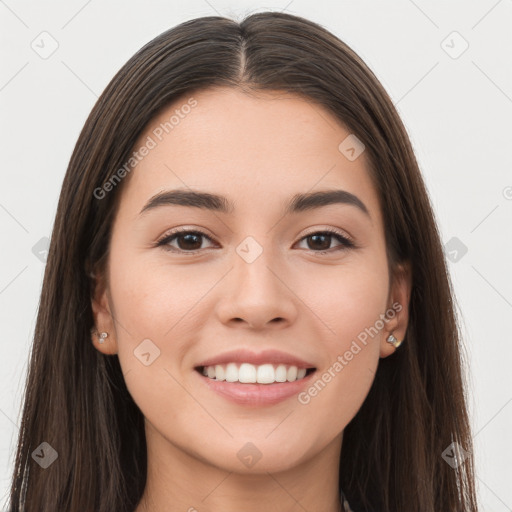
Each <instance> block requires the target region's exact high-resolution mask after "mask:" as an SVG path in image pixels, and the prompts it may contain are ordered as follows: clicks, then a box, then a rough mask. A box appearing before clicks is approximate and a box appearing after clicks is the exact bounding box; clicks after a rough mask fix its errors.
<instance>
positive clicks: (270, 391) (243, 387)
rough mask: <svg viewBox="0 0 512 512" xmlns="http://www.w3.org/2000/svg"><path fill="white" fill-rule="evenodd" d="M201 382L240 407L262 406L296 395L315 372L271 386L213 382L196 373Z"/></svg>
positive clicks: (222, 381)
mask: <svg viewBox="0 0 512 512" xmlns="http://www.w3.org/2000/svg"><path fill="white" fill-rule="evenodd" d="M196 373H197V374H198V376H199V377H200V378H201V379H202V380H203V382H204V383H205V384H206V385H207V386H208V387H209V388H210V389H211V390H212V391H215V392H216V393H218V394H219V395H221V396H223V397H224V398H227V399H228V400H231V401H232V402H235V403H237V404H240V405H252V406H264V405H272V404H277V403H279V402H282V401H283V400H286V399H287V398H290V397H292V396H294V395H297V394H298V393H299V392H300V391H301V390H302V389H303V388H304V387H305V386H306V385H308V384H309V382H310V381H311V378H312V377H313V375H314V374H315V373H316V371H314V372H311V373H310V374H309V375H307V376H306V377H304V378H302V379H300V380H295V381H293V382H274V383H273V384H243V383H241V382H226V381H225V380H214V379H210V378H209V377H205V376H204V375H202V374H201V373H199V372H197V371H196Z"/></svg>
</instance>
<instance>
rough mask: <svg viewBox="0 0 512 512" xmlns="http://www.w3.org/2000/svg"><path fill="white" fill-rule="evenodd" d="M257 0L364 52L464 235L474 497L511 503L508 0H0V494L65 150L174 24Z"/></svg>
mask: <svg viewBox="0 0 512 512" xmlns="http://www.w3.org/2000/svg"><path fill="white" fill-rule="evenodd" d="M264 10H285V11H286V12H289V13H291V14H298V15H301V16H304V17H306V18H309V19H311V20H313V21H316V22H318V23H320V24H322V25H323V26H325V27H326V28H327V29H329V30H330V31H332V32H333V33H334V34H335V35H337V36H338V37H339V38H340V39H342V40H344V41H345V42H346V43H348V44H349V45H350V46H351V47H352V48H353V49H354V50H355V51H356V52H357V53H359V55H360V56H361V57H362V58H363V60H365V62H366V63H367V64H368V65H369V66H370V68H371V69H372V70H373V71H374V72H375V74H376V75H377V77H378V78H379V79H380V80H381V82H382V84H383V85H384V87H385V88H386V89H387V91H388V92H389V94H390V96H391V98H392V99H393V101H394V103H395V105H396V107H397V109H398V111H399V113H400V115H401V116H402V119H403V120H404V123H405V125H406V127H407V130H408V132H409V134H410V137H411V140H412V142H413V146H414V149H415V151H416V154H417V157H418V160H419V162H420V167H421V169H422V172H423V175H424V177H425V180H426V183H427V186H428V189H429V191H430V194H431V198H432V202H433V205H434V208H435V212H436V215H437V218H438V222H439V227H440V230H441V233H442V238H443V243H447V242H448V241H449V240H450V239H452V237H456V238H457V239H458V241H456V243H457V244H459V246H460V245H461V244H464V245H465V246H466V247H467V253H466V254H464V255H463V256H462V257H461V254H462V253H461V252H460V250H459V252H458V260H457V261H455V262H454V261H450V262H449V266H450V271H451V275H452V278H453V282H454V286H455V291H456V295H457V300H458V303H459V306H460V310H461V312H462V315H463V332H464V335H465V336H464V337H465V344H466V347H467V357H468V359H469V362H470V368H471V373H470V376H469V378H470V382H471V386H470V388H469V390H468V392H469V395H470V408H471V417H472V424H473V429H474V442H475V453H476V459H477V471H478V480H477V485H478V492H479V499H480V504H481V507H482V510H483V511H485V512H504V511H510V510H512V486H511V485H510V483H511V482H512V435H511V429H512V386H511V383H512V378H511V374H510V366H511V363H512V357H511V355H512V344H511V334H510V321H511V320H512V277H511V271H510V265H511V263H512V153H511V151H510V148H511V145H512V128H511V119H512V1H511V0H500V1H496V0H485V1H480V2H476V1H471V2H469V1H451V2H442V1H439V0H438V1H426V0H416V1H412V0H397V1H393V2H377V1H373V2H369V1H355V0H352V1H338V2H335V1H328V0H315V1H314V2H307V1H305V0H292V1H291V2H289V0H281V1H268V2H265V3H263V2H261V3H259V2H255V1H248V0H244V1H237V2H235V1H234V0H231V1H222V0H208V1H206V0H191V1H187V2H177V1H157V0H153V1H148V2H141V1H139V2H136V1H134V0H130V1H125V2H121V1H119V0H111V1H109V2H100V1H99V0H89V1H88V2H87V1H82V0H80V1H79V0H72V1H67V2H64V1H61V2H57V1H55V2H49V1H44V2H28V1H15V0H5V1H3V0H0V52H1V54H0V55H1V66H0V109H1V110H0V112H1V116H0V141H1V148H2V152H1V160H0V173H1V178H0V179H1V181H0V183H1V185H0V187H1V188H0V230H1V235H2V236H1V260H0V263H1V265H0V319H1V337H2V341H1V343H2V345H1V346H2V356H1V363H0V364H1V372H0V506H2V504H3V503H4V501H5V497H6V493H7V489H8V486H9V481H10V477H11V470H12V463H13V451H14V447H15V442H16V436H17V431H18V427H17V425H18V424H19V420H20V412H19V411H20V406H21V396H22V391H23V385H24V379H25V372H26V369H27V358H28V353H29V347H30V344H31V337H32V335H33V331H34V324H35V317H36V311H37V306H38V300H39V293H40V288H41V282H42V275H43V269H44V258H40V257H37V256H36V255H35V254H34V252H33V247H34V246H36V252H37V248H38V247H39V246H38V245H37V244H38V243H41V244H43V246H44V240H43V242H39V241H40V240H41V239H42V238H44V237H48V236H49V235H50V232H51V227H52V224H53V218H54V215H55V209H56V205H57V199H58V196H59V193H60V186H61V183H62V179H63V177H64V173H65V171H66V167H67V163H68V160H69V157H70V155H71V152H72V149H73V147H74V144H75V142H76V139H77V137H78V134H79V131H80V129H81V128H82V126H83V123H84V122H85V119H86V117H87V115H88V114H89V112H90V110H91V108H92V106H93V104H94V103H95V101H96V99H97V96H99V94H100V93H101V92H102V91H103V89H104V88H105V86H106V85H107V83H108V82H109V81H110V79H111V78H112V76H113V75H114V74H115V73H116V72H117V70H118V69H119V68H120V67H121V66H122V65H123V64H124V63H125V62H126V60H127V59H128V58H129V57H130V56H131V55H133V54H134V53H135V52H136V51H137V50H138V49H139V48H140V47H141V46H142V45H143V44H145V43H146V42H148V41H149V40H151V39H153V38H154V37H155V36H157V35H158V34H160V33H161V32H163V31H165V30H167V29H169V28H170V27H172V26H174V25H176V24H178V23H180V22H182V21H185V20H188V19H191V18H195V17H199V16H211V15H217V14H219V15H222V16H227V17H230V18H235V19H241V18H242V17H243V16H244V15H246V14H248V13H252V12H257V11H264ZM43 31H46V32H48V33H49V34H50V35H51V38H53V39H55V40H56V41H57V43H58V48H57V50H56V51H55V52H54V53H53V54H52V55H51V56H49V57H48V58H47V59H43V58H41V57H40V56H39V55H38V53H36V51H34V50H33V49H32V47H31V44H34V45H36V44H39V45H40V46H42V44H43V43H41V42H40V41H41V38H42V37H45V38H46V39H45V48H47V49H48V48H51V46H50V45H51V38H50V36H47V35H43V36H40V37H39V35H40V34H41V32H43ZM453 31H456V32H458V33H459V34H460V36H457V35H453V34H452V32H453ZM450 34H452V35H450ZM448 36H449V37H448ZM447 37H448V39H446V38H447ZM461 37H462V38H463V39H464V40H465V41H467V43H468V44H469V47H468V49H467V50H466V51H465V52H464V53H462V54H461V55H460V56H458V58H452V57H453V56H456V55H457V54H458V53H459V52H460V51H461V50H462V49H463V48H464V46H463V45H464V41H463V40H462V39H461ZM33 41H35V42H34V43H32V42H33ZM443 41H445V42H444V43H443ZM450 47H451V48H450ZM447 52H448V53H447ZM449 53H451V54H452V56H450V55H449ZM451 243H454V242H451ZM450 250H451V249H450ZM39 252H41V249H39ZM446 254H447V256H448V250H446ZM41 259H43V261H41ZM435 321H436V319H435V318H432V322H435ZM55 342H56V343H58V342H59V340H58V339H56V340H55Z"/></svg>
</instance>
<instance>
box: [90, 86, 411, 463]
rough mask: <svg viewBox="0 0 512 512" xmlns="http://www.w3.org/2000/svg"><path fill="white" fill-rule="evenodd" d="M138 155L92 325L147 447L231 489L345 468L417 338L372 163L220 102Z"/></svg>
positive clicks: (179, 110) (182, 117) (214, 95)
mask: <svg viewBox="0 0 512 512" xmlns="http://www.w3.org/2000/svg"><path fill="white" fill-rule="evenodd" d="M347 137H349V138H348V139H347ZM340 144H341V146H340ZM144 148H145V149H144ZM134 151H137V155H134V156H133V158H134V160H133V161H132V163H133V162H135V161H136V166H135V167H134V168H133V169H132V170H130V173H129V175H128V176H127V177H125V178H124V179H125V180H126V183H123V184H122V185H123V190H122V195H121V201H120V205H119V209H118V212H117V215H116V218H115V221H114V225H113V233H112V239H111V250H110V254H109V261H108V269H107V273H108V276H107V278H108V279H107V283H108V285H107V288H106V289H103V288H102V287H101V286H98V288H97V294H96V297H95V301H94V303H93V308H94V312H95V317H96V322H97V327H98V329H99V330H101V331H108V332H109V337H108V338H107V342H105V343H103V344H101V345H99V344H97V343H96V347H97V348H98V350H101V351H102V352H104V353H105V354H112V353H117V354H118V356H119V361H120V364H121V367H122V370H123V373H124V376H125V380H126V385H127V387H128V390H129V392H130V393H131V395H132V397H133V399H134V400H135V402H136V403H137V405H138V407H139V408H140V410H141V411H142V413H143V414H144V416H145V418H146V429H147V430H146V435H147V436H148V441H149V440H150V439H149V438H151V439H152V441H151V442H153V443H156V445H159V446H160V447H162V450H165V449H167V448H168V449H170V450H172V451H174V452H176V451H178V452H180V453H181V454H183V455H187V456H189V457H193V458H194V459H197V460H200V461H202V462H206V463H208V464H211V465H214V466H216V467H221V468H223V469H225V470H228V471H237V472H244V471H253V472H264V471H270V472H273V471H278V470H283V469H286V468H291V467H293V466H296V465H298V464H300V463H301V462H305V461H306V460H308V459H310V458H311V457H313V456H314V455H316V454H319V453H320V452H322V451H324V450H325V449H327V448H329V447H332V448H333V452H332V453H334V454H335V456H336V457H339V447H340V446H341V441H342V432H343V429H344V428H345V426H346V425H347V424H348V423H349V422H350V420H351V419H352V418H353V417H354V415H355V414H356V412H357V411H358V409H359V408H360V406H361V405H362V403H363V401H364V399H365V397H366V395H367V393H368V391H369V389H370V386H371V384H372V381H373V379H374V374H375V371H376V368H377V365H378V361H379V357H386V356H388V355H390V354H391V353H393V351H394V350H395V349H394V348H393V347H392V346H391V345H390V344H389V343H386V341H385V338H386V337H387V336H388V335H389V333H390V332H393V333H394V334H395V336H396V337H397V338H399V339H401V338H402V337H403V336H404V334H405V328H406V320H407V307H406V306H407V303H408V287H407V285H406V284H405V281H399V282H397V283H395V285H393V286H391V284H392V283H390V281H389V276H388V261H387V259H386V251H385V240H384V226H383V221H382V217H381V212H380V208H379V203H378V197H377V195H376V191H375V189H374V187H373V185H372V183H371V181H370V176H369V174H368V171H367V160H366V154H365V152H364V148H363V147H362V146H360V145H359V144H358V141H357V140H355V139H354V138H353V136H352V135H351V134H350V133H349V132H348V131H346V129H344V128H343V127H342V126H341V125H340V124H339V123H338V122H337V121H336V119H335V118H334V117H333V116H332V115H331V114H330V113H329V112H328V111H327V110H325V109H323V108H322V107H320V106H318V105H315V104H312V103H310V102H307V101H305V100H303V99H301V98H299V97H297V96H291V95H284V94H275V93H272V94H271V93H265V94H264V95H263V94H261V95H259V96H258V97H257V98H256V97H252V96H249V95H246V94H244V93H243V92H241V91H239V90H235V89H230V88H216V89H209V90H205V91H201V92H199V93H197V94H193V95H192V97H190V96H187V97H184V98H183V99H182V100H180V101H177V102H175V103H174V104H173V105H172V106H171V107H169V108H168V109H166V110H165V111H162V112H161V114H159V116H158V118H156V119H154V120H153V121H152V122H151V123H150V125H148V127H147V129H146V131H145V132H144V133H143V134H142V136H141V137H140V138H139V141H138V142H137V144H136V145H135V148H134ZM127 168H128V167H127ZM122 175H123V173H121V175H120V176H121V177H122ZM117 186H120V185H117ZM173 191H174V192H173ZM176 191H179V193H180V195H178V194H177V193H176ZM335 191H337V192H338V194H337V195H336V194H332V193H333V192H335ZM320 192H331V195H330V196H320V195H317V196H314V195H313V196H311V198H309V199H308V197H309V195H310V194H319V193H320ZM107 193H108V192H107ZM189 194H196V196H194V197H192V196H189ZM197 194H201V196H198V195H197ZM202 194H208V196H204V197H203V196H202ZM302 195H305V197H303V198H299V197H298V196H302ZM214 196H215V197H214ZM217 196H219V198H217ZM322 197H323V198H324V199H322ZM325 199H327V200H325ZM103 200H108V198H107V199H103ZM294 200H295V201H294ZM177 229H179V230H183V231H187V232H188V231H191V232H192V233H189V234H187V233H179V232H178V233H177V234H176V233H175V230H177ZM326 230H331V231H334V232H335V233H327V234H325V231H326ZM173 235H175V236H173ZM338 236H339V237H341V238H338ZM346 240H348V242H347V241H346ZM400 310H401V311H400ZM204 365H207V366H209V367H210V368H209V369H208V368H207V369H206V370H205V373H208V371H209V373H210V376H205V375H203V373H202V368H201V367H202V366H204ZM301 368H304V369H303V370H302V371H301ZM313 368H314V371H312V369H313ZM305 370H306V371H307V373H306V376H305V377H302V375H303V373H304V371H305ZM213 376H215V379H213V378H211V377H213ZM297 376H298V377H302V378H300V379H299V380H294V378H296V377H297ZM254 378H256V379H259V380H260V381H263V382H265V383H258V382H256V383H251V380H252V381H253V380H254ZM217 379H224V380H217ZM276 379H277V380H278V381H281V382H275V381H276ZM283 380H285V382H282V381H283ZM240 381H248V382H240ZM271 382H273V383H271ZM253 466H254V468H253Z"/></svg>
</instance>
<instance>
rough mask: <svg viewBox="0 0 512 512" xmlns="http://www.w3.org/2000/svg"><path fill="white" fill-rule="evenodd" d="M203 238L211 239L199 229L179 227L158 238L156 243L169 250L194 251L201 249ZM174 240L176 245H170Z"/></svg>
mask: <svg viewBox="0 0 512 512" xmlns="http://www.w3.org/2000/svg"><path fill="white" fill-rule="evenodd" d="M203 238H205V239H207V240H209V241H210V242H211V241H212V239H211V238H210V237H209V236H208V235H206V234H205V233H202V232H201V231H191V230H185V229H180V230H177V231H175V232H174V233H171V234H170V235H169V236H166V237H165V238H163V239H162V240H160V241H159V242H158V244H157V245H158V246H165V248H168V249H169V250H170V251H176V252H180V251H182V252H195V251H199V250H201V249H202V247H201V245H202V242H203V240H202V239H203ZM175 241H176V244H177V246H176V245H171V244H172V243H173V242H175Z"/></svg>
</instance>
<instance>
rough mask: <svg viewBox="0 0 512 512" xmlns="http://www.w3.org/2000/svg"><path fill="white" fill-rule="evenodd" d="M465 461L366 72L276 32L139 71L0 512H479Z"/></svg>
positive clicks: (437, 316)
mask: <svg viewBox="0 0 512 512" xmlns="http://www.w3.org/2000/svg"><path fill="white" fill-rule="evenodd" d="M327 242H328V243H327ZM471 452H472V445H471V435H470V428H469V421H468V414H467V409H466V403H465V394H464V381H463V367H462V362H461V354H460V341H459V332H458V327H457V323H456V317H455V311H454V304H453V298H452V291H451V287H450V281H449V277H448V273H447V269H446V264H445V259H444V255H443V251H442V246H441V243H440V237H439V233H438V231H437V227H436V222H435V217H434V214H433V212H432V207H431V205H430V202H429V199H428V195H427V192H426V189H425V185H424V182H423V180H422V177H421V174H420V171H419V169H418V165H417V162H416V160H415V157H414V154H413V151H412V148H411V144H410V141H409V139H408V136H407V133H406V130H405V128H404V126H403V124H402V123H401V121H400V119H399V117H398V115H397V112H396V110H395V109H394V107H393V104H392V102H391V100H390V98H389V97H388V95H387V94H386V92H385V91H384V89H383V88H382V86H381V85H380V84H379V82H378V80H377V79H376V77H375V76H374V75H373V73H372V72H371V71H370V70H369V69H368V68H367V67H366V65H365V64H364V63H363V62H362V61H361V59H360V58H359V57H358V56H357V55H356V54H355V53H354V52H353V51H352V50H351V49H350V48H348V47H347V46H346V45H345V44H344V43H343V42H341V41H340V40H339V39H337V38H336V37H335V36H333V35H332V34H330V33H329V32H327V31H326V30H325V29H323V28H322V27H320V26H319V25H317V24H315V23H312V22H310V21H308V20H305V19H303V18H300V17H296V16H291V15H288V14H279V13H272V12H268V13H259V14H254V15H252V16H249V17H247V18H246V19H245V20H243V21H242V22H240V23H237V22H235V21H232V20H229V19H225V18H221V17H207V18H200V19H196V20H191V21H188V22H186V23H183V24H181V25H179V26H177V27H175V28H173V29H171V30H169V31H167V32H165V33H163V34H161V35H160V36H158V37H157V38H155V39H154V40H153V41H151V42H150V43H148V44H147V45H146V46H144V47H143V48H142V49H141V50H140V51H139V52H137V53H136V54H135V55H134V56H133V57H132V58H131V59H130V60H129V61H128V62H127V63H126V64H125V65H124V66H123V68H122V69H121V70H120V71H119V72H118V73H117V75H116V76H115V77H114V79H113V80H112V81H111V83H110V84H109V85H108V87H107V88H106V90H105V91H104V93H103V94H102V96H101V97H100V99H99V100H98V102H97V104H96V105H95V107H94V108H93V111H92V112H91V114H90V116H89V118H88V120H87V122H86V124H85V126H84V128H83V131H82V133H81V134H80V137H79V140H78V142H77V144H76V147H75V150H74V152H73V155H72V157H71V161H70V163H69V168H68V171H67V174H66V177H65V180H64V183H63V187H62V192H61V196H60V201H59V205H58V211H57V216H56V221H55V227H54V231H53V235H52V240H51V246H50V250H49V255H48V260H47V267H46V273H45V277H44V283H43V290H42V295H41V303H40V309H39V314H38V319H37V326H36V332H35V338H34V345H33V352H32V356H31V362H30V368H29V374H28V380H27V388H26V394H25V398H24V408H23V418H22V424H21V429H20V438H19V444H18V450H17V457H16V467H15V472H14V477H13V483H12V489H11V503H10V510H13V511H18V510H31V511H32V510H41V511H47V512H50V511H51V512H54V511H56V510H66V511H70V512H74V511H78V510H80V511H113V510H116V511H134V510H135V511H136V512H145V511H160V510H172V511H174V510H189V511H193V510H197V511H202V510H211V511H216V510H223V511H231V510H240V509H244V510H246V511H247V510H261V509H265V508H267V509H269V510H293V511H295V510H311V511H313V510H315V511H325V512H334V511H337V510H342V509H344V510H353V511H354V512H359V511H378V512H385V511H387V512H390V511H393V512H397V511H403V512H409V511H412V510H414V511H422V512H423V511H429V512H433V511H438V510H442V511H443V512H444V511H447V512H448V511H462V510H464V511H471V512H476V511H477V504H476V497H475V486H474V475H473V459H472V455H471Z"/></svg>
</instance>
